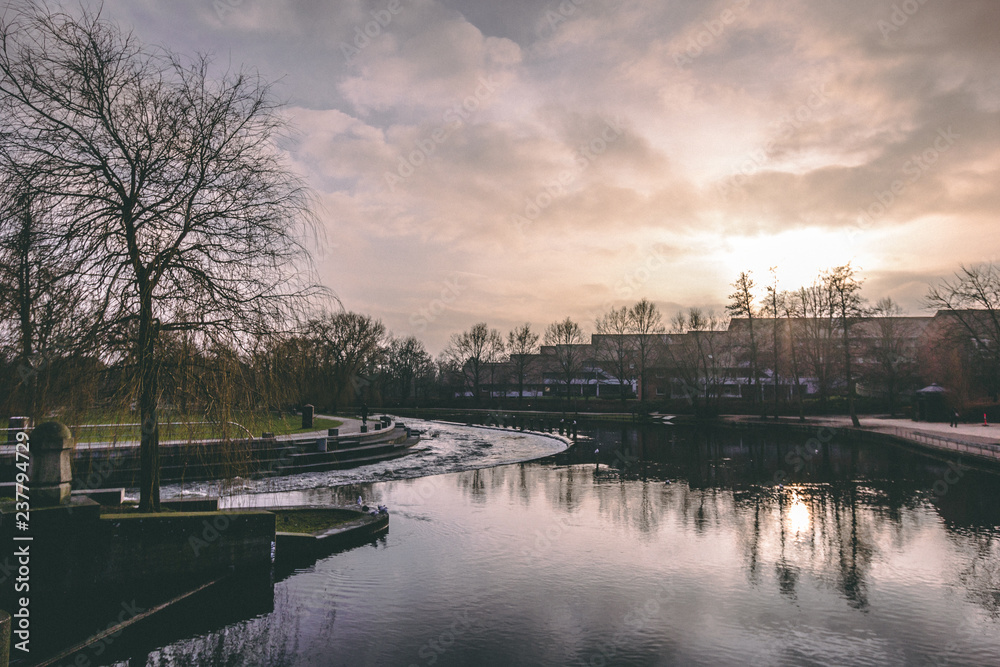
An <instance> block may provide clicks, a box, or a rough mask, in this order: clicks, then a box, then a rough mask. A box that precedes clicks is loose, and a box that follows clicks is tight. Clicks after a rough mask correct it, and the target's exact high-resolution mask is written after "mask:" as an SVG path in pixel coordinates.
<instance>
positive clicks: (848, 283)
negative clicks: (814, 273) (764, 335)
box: [823, 262, 865, 428]
mask: <svg viewBox="0 0 1000 667" xmlns="http://www.w3.org/2000/svg"><path fill="white" fill-rule="evenodd" d="M823 282H824V283H825V284H826V285H827V290H828V291H829V293H830V295H831V296H832V297H833V306H834V309H835V311H834V312H835V313H836V316H837V319H838V320H839V325H840V332H841V336H842V337H843V339H842V340H843V342H842V344H843V351H844V382H845V384H846V388H847V409H848V411H849V412H850V413H851V423H852V424H853V425H854V427H855V428H857V427H860V426H861V422H860V421H858V410H857V407H856V405H855V393H856V391H855V378H854V375H853V374H852V372H851V355H852V349H851V329H852V327H853V326H854V325H855V324H857V322H858V319H859V318H861V317H862V316H863V315H864V314H865V307H864V300H863V299H862V298H861V282H862V281H861V280H858V278H857V276H856V275H855V272H854V267H852V266H851V263H850V262H848V263H847V264H844V265H843V266H837V267H834V268H832V269H830V270H829V271H826V272H825V273H824V274H823Z"/></svg>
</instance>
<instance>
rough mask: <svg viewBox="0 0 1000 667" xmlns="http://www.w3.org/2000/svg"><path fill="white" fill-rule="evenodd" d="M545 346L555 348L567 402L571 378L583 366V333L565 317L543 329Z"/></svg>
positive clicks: (574, 323)
mask: <svg viewBox="0 0 1000 667" xmlns="http://www.w3.org/2000/svg"><path fill="white" fill-rule="evenodd" d="M545 344H546V345H552V346H554V347H555V356H556V363H558V364H559V369H560V370H561V371H562V376H563V381H564V382H565V384H566V401H567V402H568V401H569V396H570V387H571V385H572V383H573V378H575V377H576V376H577V374H578V373H579V372H580V370H581V368H582V366H583V361H584V351H583V331H582V330H581V329H580V325H579V324H577V323H576V322H574V321H573V320H571V319H570V318H568V317H567V318H566V319H565V320H562V321H560V322H553V323H552V324H550V325H549V326H548V327H547V328H546V329H545Z"/></svg>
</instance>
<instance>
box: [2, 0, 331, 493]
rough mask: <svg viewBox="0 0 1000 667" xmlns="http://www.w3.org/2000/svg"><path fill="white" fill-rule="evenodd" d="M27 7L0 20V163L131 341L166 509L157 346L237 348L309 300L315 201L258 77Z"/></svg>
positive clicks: (85, 17) (147, 470)
mask: <svg viewBox="0 0 1000 667" xmlns="http://www.w3.org/2000/svg"><path fill="white" fill-rule="evenodd" d="M19 7H20V9H19V10H14V9H10V10H8V11H7V13H6V14H5V15H4V16H3V17H2V18H0V116H2V117H3V118H4V123H5V129H4V131H3V136H2V141H0V159H2V160H3V161H4V163H5V167H6V168H8V169H10V170H12V171H13V172H14V173H19V170H21V169H31V171H32V183H33V185H34V186H35V188H36V189H37V190H38V192H40V193H41V195H42V196H59V197H60V198H61V200H62V202H63V205H64V212H65V215H64V217H63V218H62V219H61V221H60V222H61V224H62V225H63V234H64V236H65V238H66V239H70V240H72V246H68V249H70V250H73V251H76V252H79V253H80V257H82V258H83V259H84V266H83V268H82V274H83V275H86V276H87V277H88V281H89V288H90V294H92V295H93V297H94V301H95V304H94V305H96V306H98V307H99V309H100V311H101V312H102V313H103V319H104V322H105V323H106V326H107V327H108V330H109V331H110V330H117V331H119V332H120V336H121V339H122V340H125V341H127V342H128V343H129V347H130V353H131V357H132V360H133V362H134V378H135V396H136V398H137V404H138V410H139V412H140V419H141V422H142V424H143V428H142V440H141V445H140V457H141V472H140V489H139V490H140V509H142V510H144V511H150V510H154V511H155V510H158V509H159V448H158V441H159V427H158V415H157V401H158V396H159V390H158V371H159V368H158V364H157V354H156V349H157V344H158V341H159V339H160V335H161V334H162V333H163V332H166V331H171V330H184V329H195V330H199V331H203V332H213V331H214V332H219V335H223V336H226V337H228V338H229V339H230V340H233V341H238V340H239V339H240V337H241V336H243V335H249V334H251V333H253V332H258V331H260V330H263V329H268V328H274V327H280V326H282V325H283V323H284V322H285V321H286V320H287V316H288V315H289V311H290V310H294V309H295V308H297V307H298V306H300V305H301V304H302V303H303V300H304V299H305V298H307V297H309V296H311V295H314V294H315V293H316V291H317V290H316V289H315V288H314V287H313V286H312V285H311V280H310V279H309V278H310V275H311V274H310V272H309V271H308V270H305V271H304V269H303V267H305V266H306V264H304V263H303V260H305V258H306V257H307V254H306V253H305V252H304V249H303V246H302V244H301V243H300V241H299V238H301V236H300V234H301V230H300V229H297V228H296V224H297V223H298V222H301V221H307V220H308V219H309V216H308V210H309V209H308V197H307V192H306V190H305V189H304V188H303V187H302V185H301V183H300V181H299V180H298V179H297V178H296V177H295V176H294V175H293V174H292V172H291V171H290V170H289V169H288V167H287V166H286V164H285V161H284V160H283V157H282V153H281V152H280V151H279V150H278V149H277V147H276V145H275V140H276V139H277V138H279V137H280V135H281V133H282V130H283V118H282V116H281V114H280V113H279V105H278V103H277V102H276V100H275V99H274V97H273V95H272V93H271V90H270V88H269V86H268V85H267V84H266V83H265V82H264V81H262V80H261V79H260V78H259V77H257V76H255V75H253V74H252V73H249V72H246V71H235V72H233V71H222V72H218V73H216V72H215V71H214V70H213V68H212V63H211V60H210V59H209V58H208V57H207V56H196V57H192V58H184V57H181V56H179V55H175V54H172V53H169V52H166V51H164V50H162V49H153V48H150V47H147V46H144V45H143V44H141V43H140V42H139V41H138V40H137V39H136V38H135V37H134V36H133V35H132V34H129V33H127V32H124V31H122V30H121V29H120V28H119V27H118V26H117V25H115V24H113V23H111V22H109V21H106V20H104V19H103V18H101V16H100V15H99V14H95V13H93V12H91V11H90V10H88V9H86V8H83V9H80V10H79V12H78V14H77V15H70V14H66V13H59V12H49V11H47V10H46V9H45V8H44V7H38V6H35V5H33V4H28V3H25V4H24V5H19ZM182 313H185V314H187V315H186V316H182Z"/></svg>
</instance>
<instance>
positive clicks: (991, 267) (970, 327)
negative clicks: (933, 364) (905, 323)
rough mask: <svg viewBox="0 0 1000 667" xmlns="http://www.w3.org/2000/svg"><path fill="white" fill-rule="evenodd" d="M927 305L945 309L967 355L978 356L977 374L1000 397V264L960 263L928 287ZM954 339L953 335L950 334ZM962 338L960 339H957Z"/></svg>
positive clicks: (992, 396)
mask: <svg viewBox="0 0 1000 667" xmlns="http://www.w3.org/2000/svg"><path fill="white" fill-rule="evenodd" d="M926 303H927V306H928V307H930V308H934V309H936V310H943V311H945V312H946V313H947V314H948V316H949V317H950V318H951V319H952V321H954V322H956V323H957V327H956V329H957V330H958V331H960V332H961V339H962V340H961V342H962V347H963V348H969V347H970V345H969V344H970V343H971V349H969V350H968V353H967V356H968V357H970V358H973V359H975V360H976V364H975V365H976V368H977V370H978V372H977V373H976V375H977V376H978V378H979V380H980V381H981V382H982V383H983V387H984V388H985V389H986V391H987V393H988V394H989V395H990V397H991V398H992V399H993V400H994V401H996V400H998V397H1000V267H997V265H996V264H993V263H992V262H991V263H988V264H976V265H971V266H965V265H964V264H963V265H962V266H961V268H960V270H959V271H957V272H956V273H955V277H954V278H953V279H951V280H942V281H941V282H940V283H938V284H937V285H932V286H931V287H930V288H929V289H928V291H927V297H926ZM950 338H952V339H953V340H954V339H955V338H956V337H955V336H954V335H953V336H950ZM955 342H959V341H957V340H956V341H955Z"/></svg>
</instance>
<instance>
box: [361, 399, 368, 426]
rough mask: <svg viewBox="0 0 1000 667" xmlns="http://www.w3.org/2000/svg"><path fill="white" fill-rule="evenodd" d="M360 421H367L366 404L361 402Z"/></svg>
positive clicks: (365, 422)
mask: <svg viewBox="0 0 1000 667" xmlns="http://www.w3.org/2000/svg"><path fill="white" fill-rule="evenodd" d="M361 423H362V424H367V423H368V404H367V403H362V404H361Z"/></svg>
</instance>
